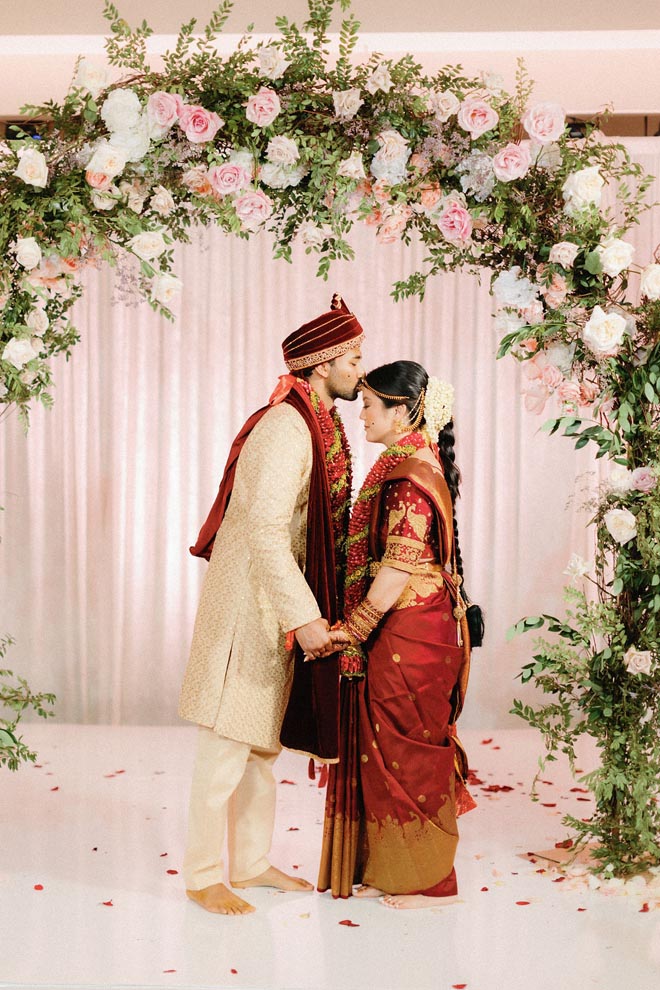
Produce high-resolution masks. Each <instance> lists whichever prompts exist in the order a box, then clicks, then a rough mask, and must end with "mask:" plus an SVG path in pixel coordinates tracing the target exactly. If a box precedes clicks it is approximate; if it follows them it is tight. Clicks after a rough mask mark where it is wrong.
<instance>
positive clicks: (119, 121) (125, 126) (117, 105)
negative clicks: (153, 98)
mask: <svg viewBox="0 0 660 990" xmlns="http://www.w3.org/2000/svg"><path fill="white" fill-rule="evenodd" d="M140 112H141V107H140V99H139V97H138V95H137V93H134V92H133V90H132V89H113V90H112V92H111V93H108V95H107V97H106V98H105V100H104V101H103V103H102V105H101V117H102V118H103V120H104V121H105V124H106V127H107V128H108V130H109V131H128V130H130V129H131V128H133V127H137V125H138V122H139V120H140Z"/></svg>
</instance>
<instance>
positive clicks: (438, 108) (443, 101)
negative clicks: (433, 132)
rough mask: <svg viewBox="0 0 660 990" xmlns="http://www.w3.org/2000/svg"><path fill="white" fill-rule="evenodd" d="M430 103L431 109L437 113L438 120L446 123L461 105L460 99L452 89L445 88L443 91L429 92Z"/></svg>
mask: <svg viewBox="0 0 660 990" xmlns="http://www.w3.org/2000/svg"><path fill="white" fill-rule="evenodd" d="M428 104H429V107H430V109H431V110H432V111H433V113H434V114H435V118H436V120H437V121H438V122H439V123H441V124H444V123H445V121H447V120H449V118H450V117H452V116H453V115H454V114H455V113H458V108H459V107H460V105H461V102H460V100H459V99H458V98H457V97H456V96H454V94H453V93H452V92H450V90H448V89H447V90H444V91H443V92H434V93H430V94H429V98H428Z"/></svg>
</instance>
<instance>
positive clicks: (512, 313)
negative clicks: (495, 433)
mask: <svg viewBox="0 0 660 990" xmlns="http://www.w3.org/2000/svg"><path fill="white" fill-rule="evenodd" d="M349 3H350V0H338V5H339V6H340V7H341V9H342V10H343V11H347V10H348V9H349ZM336 6H337V2H336V0H309V18H308V20H307V22H306V23H305V24H303V25H302V29H300V28H298V27H297V26H296V25H295V24H292V23H290V22H289V21H288V20H287V19H286V18H285V17H279V18H277V20H276V27H277V32H278V33H277V35H276V36H275V37H274V38H273V39H272V41H270V42H269V43H268V44H264V43H262V42H259V43H253V42H252V41H251V39H250V36H249V35H246V36H245V38H244V39H243V40H242V41H241V42H240V44H239V45H238V46H237V47H236V49H235V50H234V51H233V52H232V53H230V54H229V55H227V56H222V55H220V54H218V52H217V50H216V48H215V47H214V38H215V37H216V35H217V34H218V33H219V32H220V31H221V29H222V26H223V24H224V23H225V20H226V18H227V16H228V14H229V11H230V9H231V3H230V2H229V0H225V2H223V3H222V4H221V5H220V6H219V8H218V10H217V12H216V13H215V14H214V16H213V17H212V19H211V22H210V23H209V25H208V26H207V27H206V28H205V29H204V31H203V32H202V33H201V35H199V36H195V35H194V33H193V32H194V27H195V24H194V21H191V22H190V23H188V24H186V25H184V26H183V27H182V29H181V31H180V34H179V37H178V40H177V43H176V45H175V47H174V49H173V50H172V51H171V52H169V53H167V54H166V55H165V57H164V59H163V61H162V68H161V69H160V71H158V72H156V71H154V70H153V69H152V68H151V66H150V64H149V60H148V58H147V53H146V39H147V37H148V35H149V34H150V29H149V28H148V26H147V25H145V24H143V25H142V26H141V27H139V28H138V29H136V30H131V28H130V27H129V25H128V24H127V23H126V21H124V20H123V19H122V18H121V17H120V15H119V13H118V11H117V10H116V8H115V7H114V5H113V4H111V3H109V2H106V4H105V14H106V17H107V19H108V21H109V25H110V30H111V36H110V38H109V40H108V42H107V45H106V49H107V62H108V65H107V66H106V65H100V66H99V65H96V66H95V65H92V64H89V63H87V62H85V61H81V62H79V64H78V65H77V68H76V72H75V78H74V81H73V84H72V87H71V89H70V91H69V93H68V94H67V96H66V98H65V99H64V101H63V102H62V103H61V104H57V103H55V102H49V103H47V104H46V105H44V106H41V107H30V108H26V112H27V113H30V114H32V115H33V116H34V117H35V118H37V119H38V120H40V121H43V122H44V123H43V124H41V125H40V139H39V140H34V139H33V138H32V137H30V136H29V135H28V134H27V133H21V132H17V133H16V134H15V135H14V137H13V139H10V140H8V141H7V142H6V145H5V146H4V148H3V149H2V155H1V156H0V309H1V311H2V324H1V327H0V403H1V404H4V407H5V408H9V407H10V406H12V405H14V406H17V407H18V409H19V411H20V413H21V415H22V416H24V417H25V418H26V417H27V413H28V408H29V404H30V402H31V401H32V400H35V399H36V400H38V401H41V402H43V403H46V404H49V403H50V402H51V398H50V393H49V387H50V383H51V371H50V364H49V362H50V359H51V358H52V356H53V355H55V354H57V353H58V352H64V353H66V354H69V353H70V351H71V349H72V348H73V346H74V345H75V343H76V341H77V339H78V334H77V331H76V330H75V328H74V327H72V326H71V324H70V323H69V320H68V314H69V311H70V308H71V306H72V305H73V303H74V301H75V300H76V298H78V296H79V295H80V293H81V288H80V284H79V274H80V271H81V269H82V268H83V267H84V266H86V265H89V264H93V265H98V264H101V263H105V262H108V263H110V264H114V265H121V267H122V274H123V276H124V281H125V280H126V278H127V277H129V276H130V278H132V281H133V285H134V288H135V290H136V292H138V293H141V294H142V295H144V296H145V297H146V298H147V300H148V301H149V303H150V304H151V305H152V306H153V307H154V308H155V309H157V310H159V311H161V312H163V313H164V314H165V315H169V310H168V303H169V302H170V301H171V299H172V297H173V295H174V293H176V292H177V291H178V290H179V289H180V282H179V280H178V279H177V278H176V276H175V275H174V274H173V273H172V271H171V267H172V245H173V244H174V242H175V241H186V240H187V239H188V232H189V229H190V227H191V226H192V225H193V224H197V223H203V224H210V223H213V224H217V225H219V226H220V227H222V228H223V229H224V230H225V231H227V232H230V233H233V234H235V235H237V236H240V237H249V236H250V235H251V234H252V233H254V232H256V231H258V230H262V229H267V230H270V231H271V232H272V234H273V238H274V244H275V250H274V253H275V256H276V257H281V258H284V259H287V260H288V259H290V257H291V245H292V243H293V241H294V239H299V240H302V242H303V243H304V245H305V248H306V250H307V251H308V252H314V253H316V254H317V256H318V259H319V265H318V273H319V275H320V276H322V277H327V274H328V269H329V266H330V264H331V263H332V261H333V260H335V259H338V258H350V257H352V254H353V252H352V248H351V246H350V243H349V234H350V231H351V228H352V227H353V226H354V224H360V223H366V224H368V225H370V226H371V227H372V228H373V230H374V237H375V241H376V244H375V246H374V250H376V251H377V250H379V247H378V245H379V243H388V242H391V241H393V240H397V239H402V240H403V241H404V242H406V243H407V242H408V241H409V240H411V239H412V238H413V237H415V238H417V239H420V240H421V241H422V242H423V243H424V245H425V247H426V257H427V261H426V267H425V268H424V270H423V271H420V272H416V273H414V274H413V275H412V276H410V278H408V279H407V280H405V281H402V282H399V283H397V284H396V285H395V286H394V289H393V293H394V295H395V296H396V297H397V298H400V297H403V296H408V295H413V294H416V295H418V296H419V297H423V295H424V290H425V286H426V282H427V279H428V278H429V277H432V276H434V275H436V274H437V273H439V272H443V271H448V270H453V269H458V268H463V269H468V270H473V271H477V270H479V269H480V268H482V267H485V268H488V269H489V270H490V271H491V272H493V282H492V290H493V294H494V296H495V300H496V303H497V315H496V319H495V326H496V330H497V332H498V333H499V334H500V337H501V343H500V348H499V356H500V357H501V356H504V355H511V356H512V357H514V358H515V359H517V360H519V361H521V362H522V363H523V370H524V377H525V381H526V385H525V404H526V406H527V407H528V408H529V409H530V410H534V411H536V412H540V411H541V410H542V409H543V408H544V407H545V406H546V405H547V404H548V403H550V404H551V406H552V407H553V408H552V416H551V419H550V420H549V421H548V423H547V424H546V426H545V428H546V430H547V431H548V432H550V433H562V434H563V435H565V436H568V437H570V438H572V439H573V441H574V442H575V445H576V446H577V447H582V446H585V445H586V444H589V443H593V444H596V446H597V448H598V451H597V456H599V457H605V458H607V459H608V460H609V462H610V475H609V478H610V480H609V482H608V483H607V485H606V486H605V488H604V490H603V491H602V493H601V496H600V497H599V499H598V502H597V504H596V505H595V506H594V522H595V533H596V552H595V557H594V561H593V563H591V564H588V563H586V562H584V561H580V560H573V561H572V563H571V565H570V566H569V568H568V570H569V573H570V575H571V578H572V579H573V580H575V581H577V582H582V590H576V589H571V590H570V591H569V606H570V610H569V612H568V614H567V618H566V619H562V620H560V619H557V618H555V617H548V616H539V617H530V618H527V619H525V620H522V621H521V622H520V623H518V624H517V626H516V627H515V628H514V630H513V632H521V631H524V630H527V629H534V628H539V627H540V626H541V625H543V624H545V625H546V628H547V629H548V631H549V632H550V633H551V634H552V635H553V636H554V637H555V639H553V640H552V641H548V640H539V641H538V643H537V648H536V653H535V656H534V660H533V663H531V664H530V665H528V666H527V667H526V668H525V670H524V671H523V680H531V681H533V682H534V683H535V684H536V685H538V686H539V687H540V688H541V690H542V691H543V692H546V694H547V696H548V698H547V700H546V702H545V703H541V704H539V705H537V706H536V707H533V706H530V705H524V704H522V703H521V702H516V703H515V708H514V710H515V711H516V713H517V714H518V715H520V716H521V717H522V718H523V719H525V720H526V721H527V722H529V723H530V724H531V725H534V726H536V727H538V728H539V730H540V731H541V732H542V734H543V736H544V740H545V743H546V746H547V752H548V758H554V756H555V754H556V753H557V752H559V751H563V752H565V753H566V754H567V755H568V756H569V758H570V759H573V758H574V752H575V750H574V747H575V741H576V739H577V736H578V734H579V733H580V732H582V731H586V732H588V733H590V734H591V735H592V736H593V737H594V739H595V740H596V741H597V743H598V747H599V749H600V754H601V766H600V768H599V769H598V770H596V771H595V772H594V773H593V774H591V775H590V776H589V777H588V779H587V781H586V782H587V783H588V786H589V787H590V788H591V789H592V791H593V793H594V796H595V799H596V810H595V813H594V815H593V816H592V817H591V819H590V820H589V821H588V822H578V821H575V820H571V821H570V824H572V825H573V827H574V828H575V829H576V831H577V833H578V835H579V837H581V838H583V839H584V840H586V839H589V838H593V839H596V840H597V841H598V842H599V843H600V852H599V853H598V855H599V856H601V857H602V862H603V868H604V867H605V865H606V866H608V867H610V868H611V870H612V871H613V872H615V873H626V872H635V871H639V870H642V869H644V868H645V867H646V866H647V865H648V864H652V863H656V864H657V863H659V862H660V845H659V844H658V834H659V833H660V804H659V803H658V796H659V794H658V788H659V786H660V785H659V781H660V734H659V730H658V725H659V723H660V718H659V711H658V704H659V702H658V698H659V697H660V639H659V631H658V615H659V614H660V576H659V570H660V568H659V565H660V550H659V549H658V541H657V533H658V527H659V524H660V486H658V484H657V482H658V475H659V473H660V468H659V462H660V443H659V437H660V431H659V426H660V411H659V402H660V396H659V393H660V264H659V263H658V259H657V258H647V259H644V261H643V263H642V264H640V265H639V266H636V265H635V264H634V261H633V248H632V246H631V245H630V244H629V243H628V242H627V241H626V240H625V233H626V231H627V230H628V229H629V228H630V227H631V226H632V225H633V224H635V223H637V222H638V221H639V218H640V216H641V214H642V213H643V211H644V210H646V209H649V208H650V204H648V203H647V202H646V193H647V189H648V186H649V182H650V179H649V178H648V177H647V176H645V175H644V174H643V172H642V169H641V168H640V166H639V165H637V164H635V163H634V162H632V161H631V160H630V158H629V156H628V154H627V152H626V151H625V149H624V148H623V147H621V146H619V145H615V144H611V143H606V142H603V141H602V137H601V135H599V133H598V132H597V130H595V128H591V127H589V128H587V134H586V137H585V138H584V140H573V139H571V137H570V136H569V134H568V131H567V128H566V126H565V119H564V114H563V111H562V110H561V108H560V107H558V106H556V105H555V104H552V103H547V102H546V103H536V104H535V103H534V102H533V101H531V89H532V87H531V84H530V82H529V80H528V79H527V76H526V74H525V71H524V68H523V67H520V68H519V72H518V74H517V83H516V90H515V93H514V94H509V93H507V92H506V91H505V90H504V89H503V87H502V86H501V85H500V83H499V81H498V80H497V79H493V78H491V77H488V76H482V77H480V78H468V77H466V76H465V75H463V74H462V72H461V71H460V69H458V68H454V67H448V68H445V69H442V70H441V71H440V72H438V73H436V74H435V75H433V76H429V75H427V74H425V73H424V71H423V70H422V68H421V66H419V65H418V64H416V62H415V61H414V59H413V58H412V57H411V56H405V57H403V58H401V59H399V60H398V61H393V60H391V59H387V58H383V57H382V56H381V55H378V54H373V55H371V56H370V57H367V58H364V59H362V60H359V59H357V58H356V57H355V45H356V41H357V30H358V24H357V22H356V20H355V18H354V17H353V15H352V14H348V15H347V16H346V17H344V19H343V20H342V22H341V26H340V30H339V50H338V57H334V56H331V54H330V47H331V45H330V38H329V29H330V25H331V22H332V17H333V13H334V8H335V7H336ZM606 183H607V184H609V185H610V186H611V187H612V188H614V190H615V191H616V195H617V202H616V207H615V208H614V209H612V210H609V209H605V208H604V207H603V206H602V203H601V197H602V191H603V188H604V186H605V184H606ZM631 272H635V273H636V272H639V273H641V283H640V285H641V295H640V298H641V302H636V301H634V298H635V297H636V296H637V295H639V294H638V293H637V291H636V290H635V293H632V292H629V291H628V282H629V276H630V274H631ZM589 582H593V583H591V584H590V583H589ZM587 587H589V588H591V592H590V593H589V595H587V594H586V588H587Z"/></svg>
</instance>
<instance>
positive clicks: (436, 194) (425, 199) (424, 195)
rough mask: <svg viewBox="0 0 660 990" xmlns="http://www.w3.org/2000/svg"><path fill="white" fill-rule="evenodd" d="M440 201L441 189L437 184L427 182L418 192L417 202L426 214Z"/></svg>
mask: <svg viewBox="0 0 660 990" xmlns="http://www.w3.org/2000/svg"><path fill="white" fill-rule="evenodd" d="M441 199H442V189H441V188H440V185H439V183H437V182H429V183H426V185H423V186H422V188H421V190H420V196H419V201H420V203H421V204H422V207H423V209H424V211H425V212H426V213H430V212H431V211H432V210H433V209H434V208H435V207H436V206H437V205H438V203H439V202H440V200H441Z"/></svg>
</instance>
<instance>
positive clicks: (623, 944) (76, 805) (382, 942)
mask: <svg viewBox="0 0 660 990" xmlns="http://www.w3.org/2000/svg"><path fill="white" fill-rule="evenodd" d="M24 735H25V737H26V740H27V741H28V742H29V743H30V744H31V745H33V746H36V748H37V749H38V753H39V758H38V763H39V764H40V765H39V766H38V767H31V766H26V767H25V768H24V769H21V770H20V772H19V773H17V774H14V775H12V774H9V773H8V772H7V771H5V770H3V771H0V784H1V794H2V797H1V799H0V869H1V873H0V986H1V987H39V988H42V987H58V988H59V987H66V988H70V990H73V988H79V987H85V988H96V987H104V988H107V987H122V988H123V987H140V988H155V987H158V988H160V987H178V988H180V987H188V988H209V987H213V988H225V987H231V988H232V990H246V988H282V990H302V988H305V990H308V988H315V990H316V988H318V990H320V988H328V990H349V988H350V990H353V988H355V990H357V988H360V990H364V988H378V990H404V988H414V990H445V988H446V990H451V988H456V987H465V988H466V990H517V988H523V987H524V988H525V990H528V988H533V990H591V988H597V990H622V988H625V990H657V988H658V987H659V986H660V890H658V888H657V887H656V886H655V884H654V885H653V887H649V886H646V887H636V886H635V885H633V886H627V887H624V888H623V889H617V888H616V885H612V886H611V889H609V890H606V891H604V890H603V889H602V888H601V889H600V890H593V889H591V888H590V887H589V885H588V883H587V877H586V876H577V877H574V878H571V877H569V878H567V879H562V874H560V873H557V872H556V871H554V870H553V869H552V868H551V867H549V864H548V863H547V862H546V861H542V860H537V861H536V862H531V861H530V860H529V859H528V858H527V857H526V856H525V853H526V852H528V851H530V850H535V851H538V850H547V849H549V848H553V847H554V844H555V842H557V841H560V840H561V839H563V838H564V837H565V834H566V832H565V830H564V828H563V827H562V825H561V816H562V815H563V814H564V813H565V812H567V811H571V812H572V813H577V814H579V815H580V816H586V815H587V814H588V812H589V808H590V803H589V801H588V800H586V795H585V794H584V793H581V792H580V791H575V790H571V788H574V787H576V786H577V785H576V784H575V782H574V781H572V780H571V779H570V777H569V776H568V773H567V771H566V770H565V769H564V768H560V767H559V766H558V765H557V764H551V770H549V771H548V772H547V773H546V774H544V780H545V781H547V783H544V784H541V785H540V789H541V791H542V794H541V801H540V803H537V804H533V803H531V802H530V800H529V798H528V796H527V794H528V790H529V784H530V780H531V777H532V776H533V773H534V769H535V766H536V761H537V757H538V754H539V748H540V747H539V742H538V739H537V737H536V736H535V735H534V734H533V733H531V732H529V731H526V730H518V731H516V730H514V731H507V732H504V731H502V732H496V733H492V738H491V739H490V740H487V739H483V738H481V737H479V736H478V735H476V734H475V733H467V734H466V736H465V739H464V742H465V743H466V745H467V748H468V753H469V755H470V765H471V767H473V768H474V771H475V775H476V777H477V778H478V779H479V780H480V781H481V783H475V784H474V785H473V786H472V792H473V794H474V795H475V797H476V798H477V800H478V802H479V807H478V808H477V809H476V810H475V811H473V812H471V813H470V814H469V815H466V816H465V817H464V818H462V819H461V823H462V828H461V835H462V838H461V843H460V845H459V854H458V860H457V871H458V877H459V887H460V897H461V900H460V902H459V903H458V904H453V905H445V906H444V907H438V908H434V909H433V910H431V911H405V912H401V911H399V912H396V911H392V910H388V909H387V908H385V907H384V906H383V905H381V904H380V903H378V902H377V901H370V902H369V901H367V902H365V901H359V900H357V899H356V898H351V899H349V900H346V901H333V900H332V898H331V897H330V896H329V895H327V894H326V895H319V894H308V895H294V894H280V893H276V892H273V891H266V890H260V891H250V892H249V894H250V898H251V899H252V901H253V903H254V904H255V905H256V907H257V912H256V913H255V914H253V915H249V916H246V917H242V918H222V917H218V916H212V915H208V914H206V913H205V912H203V911H202V910H201V909H200V908H198V907H197V906H196V905H194V904H192V903H190V902H188V901H187V900H186V898H185V896H184V894H183V891H182V880H181V876H180V874H179V873H178V870H179V869H180V865H181V856H182V848H183V841H184V831H185V818H186V806H187V798H188V786H189V777H190V768H191V761H192V752H193V746H194V736H195V730H194V728H192V727H180V728H170V729H162V728H149V727H140V728H108V727H103V726H66V725H56V724H40V725H32V726H27V727H26V729H25V732H24ZM587 762H588V754H585V764H586V763H587ZM277 776H278V780H282V781H284V782H283V783H282V784H281V785H280V788H279V804H278V817H277V824H276V829H275V839H274V847H273V855H272V859H273V862H274V863H276V864H277V865H278V866H280V867H283V868H284V869H288V870H290V871H291V872H296V873H299V874H300V875H301V876H306V877H307V878H309V879H312V880H315V879H316V865H317V856H318V851H319V846H320V839H321V820H322V815H323V793H322V792H321V791H320V790H319V789H318V787H317V786H316V784H315V783H313V782H310V781H309V780H308V778H307V764H306V761H305V760H304V759H302V758H301V757H294V756H292V755H290V754H284V755H283V756H282V757H281V758H280V762H279V763H278V765H277ZM486 787H490V788H491V790H484V788H486ZM502 787H505V788H512V790H500V789H499V788H502ZM346 921H350V922H351V923H352V924H350V925H348V924H342V922H346Z"/></svg>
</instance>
